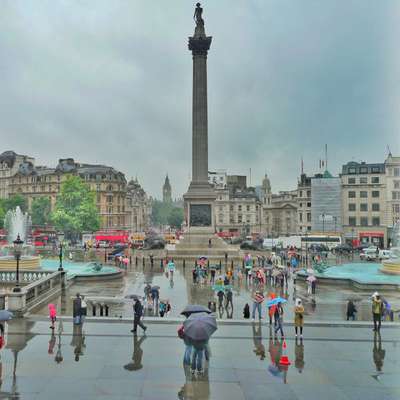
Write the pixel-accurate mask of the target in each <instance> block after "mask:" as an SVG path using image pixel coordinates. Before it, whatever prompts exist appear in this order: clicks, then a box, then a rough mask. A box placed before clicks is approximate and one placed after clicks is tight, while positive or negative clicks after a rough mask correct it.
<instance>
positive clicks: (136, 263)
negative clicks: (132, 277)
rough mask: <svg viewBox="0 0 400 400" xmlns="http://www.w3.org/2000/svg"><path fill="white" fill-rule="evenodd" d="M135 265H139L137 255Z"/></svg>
mask: <svg viewBox="0 0 400 400" xmlns="http://www.w3.org/2000/svg"><path fill="white" fill-rule="evenodd" d="M135 265H136V266H137V265H138V259H137V256H136V258H135Z"/></svg>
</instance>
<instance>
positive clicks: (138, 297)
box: [125, 294, 143, 300]
mask: <svg viewBox="0 0 400 400" xmlns="http://www.w3.org/2000/svg"><path fill="white" fill-rule="evenodd" d="M142 298H143V296H139V295H138V294H128V295H126V296H125V299H131V300H137V299H139V300H141V299H142Z"/></svg>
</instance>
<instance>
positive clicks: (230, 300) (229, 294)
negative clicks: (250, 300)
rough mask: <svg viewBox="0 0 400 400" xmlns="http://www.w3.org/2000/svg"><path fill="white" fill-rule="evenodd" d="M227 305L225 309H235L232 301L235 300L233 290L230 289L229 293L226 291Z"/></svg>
mask: <svg viewBox="0 0 400 400" xmlns="http://www.w3.org/2000/svg"><path fill="white" fill-rule="evenodd" d="M225 296H226V303H225V308H228V307H229V305H230V306H231V307H232V308H233V302H232V299H233V293H232V290H231V289H228V290H227V291H226V295H225Z"/></svg>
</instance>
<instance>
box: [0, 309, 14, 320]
mask: <svg viewBox="0 0 400 400" xmlns="http://www.w3.org/2000/svg"><path fill="white" fill-rule="evenodd" d="M13 316H14V314H13V313H12V312H11V311H7V310H0V321H8V320H10V319H12V317H13Z"/></svg>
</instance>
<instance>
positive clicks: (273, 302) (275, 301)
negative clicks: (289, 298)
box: [267, 297, 286, 307]
mask: <svg viewBox="0 0 400 400" xmlns="http://www.w3.org/2000/svg"><path fill="white" fill-rule="evenodd" d="M278 303H286V299H283V298H282V297H275V298H274V299H272V300H270V301H268V303H267V307H271V306H276V305H277V304H278Z"/></svg>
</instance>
